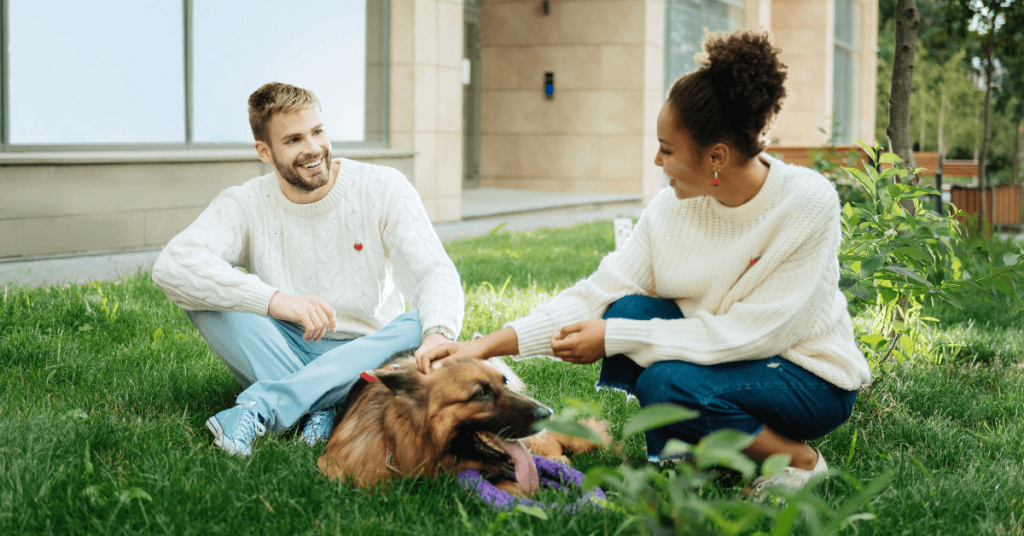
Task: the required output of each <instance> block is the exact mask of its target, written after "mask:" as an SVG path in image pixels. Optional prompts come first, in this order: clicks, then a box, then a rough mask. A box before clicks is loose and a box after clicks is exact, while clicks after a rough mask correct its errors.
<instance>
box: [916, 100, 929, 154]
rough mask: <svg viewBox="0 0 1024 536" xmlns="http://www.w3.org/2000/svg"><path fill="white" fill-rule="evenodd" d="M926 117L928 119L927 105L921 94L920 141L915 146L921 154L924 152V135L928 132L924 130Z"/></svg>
mask: <svg viewBox="0 0 1024 536" xmlns="http://www.w3.org/2000/svg"><path fill="white" fill-rule="evenodd" d="M927 117H928V103H927V102H926V101H925V99H924V93H922V94H921V140H920V141H919V142H918V144H917V147H918V149H917V150H918V151H921V152H924V135H925V134H926V131H927V130H928V129H927V128H925V125H927V121H926V119H927Z"/></svg>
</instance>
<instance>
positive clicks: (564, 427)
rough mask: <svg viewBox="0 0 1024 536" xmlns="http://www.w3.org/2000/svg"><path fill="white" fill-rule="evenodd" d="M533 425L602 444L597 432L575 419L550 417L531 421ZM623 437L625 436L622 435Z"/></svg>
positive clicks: (535, 427) (536, 427)
mask: <svg viewBox="0 0 1024 536" xmlns="http://www.w3.org/2000/svg"><path fill="white" fill-rule="evenodd" d="M533 427H534V429H542V428H547V429H548V430H550V431H552V432H558V433H560V434H565V435H567V436H572V437H579V438H582V439H586V440H587V441H590V442H592V443H596V444H598V445H601V446H604V441H603V440H602V439H601V436H599V435H597V432H594V431H593V430H591V429H590V428H587V427H586V426H583V425H582V424H580V423H578V422H576V421H570V420H568V419H551V420H549V421H538V422H535V423H533ZM623 437H626V436H625V435H623Z"/></svg>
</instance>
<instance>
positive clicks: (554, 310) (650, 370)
mask: <svg viewBox="0 0 1024 536" xmlns="http://www.w3.org/2000/svg"><path fill="white" fill-rule="evenodd" d="M704 50H705V52H706V57H705V58H701V59H702V60H703V62H702V63H703V65H702V67H700V68H699V69H697V70H696V71H694V72H692V73H690V74H688V75H686V76H684V77H682V78H680V79H679V80H677V81H676V82H675V83H674V84H673V86H672V89H671V90H670V91H669V95H668V100H667V102H666V103H665V105H664V107H663V108H662V109H661V113H660V114H659V115H658V126H657V128H658V142H659V144H660V147H659V151H658V155H657V157H656V158H655V163H656V164H657V165H659V166H661V167H662V169H664V171H665V174H666V175H667V176H668V177H669V179H670V180H669V186H670V187H669V188H666V189H665V190H663V191H662V192H661V193H659V194H658V195H657V196H656V197H655V198H654V199H653V200H652V201H651V203H650V205H649V206H648V207H647V209H646V210H645V211H644V213H643V215H642V216H641V218H640V220H639V222H638V223H637V226H636V228H635V230H634V232H633V235H632V238H631V239H630V240H629V242H627V244H626V245H625V246H624V247H623V249H622V250H620V251H617V252H614V253H611V254H609V255H608V256H607V257H605V258H604V260H603V261H602V262H601V265H600V267H599V268H598V269H597V271H596V272H595V273H594V274H593V275H592V276H590V277H589V278H587V279H586V280H583V281H581V282H579V283H577V284H576V285H575V286H573V287H572V288H569V289H567V290H565V291H563V292H562V293H561V294H559V295H558V296H556V297H555V298H554V299H553V300H551V301H550V302H548V303H546V304H543V305H541V306H539V307H537V308H536V309H535V310H534V311H533V312H532V313H531V314H530V315H528V316H526V317H523V318H520V319H518V320H516V321H513V322H511V323H509V324H508V325H507V326H506V327H505V328H503V329H501V330H499V331H496V332H494V333H492V334H490V335H488V336H486V337H483V338H481V339H477V340H473V341H465V342H459V343H451V344H446V345H443V346H440V347H438V348H436V349H434V350H433V351H431V352H428V353H425V354H423V355H421V356H420V366H421V368H423V369H424V370H425V371H426V370H427V369H428V368H429V367H430V366H431V363H432V362H433V361H435V360H439V359H445V358H448V359H455V358H462V357H473V358H481V359H482V358H487V357H491V356H497V355H517V354H518V355H520V356H534V355H554V356H557V357H559V358H561V359H562V360H563V361H567V362H570V363H577V364H587V363H593V362H595V361H597V360H600V359H604V361H603V363H602V367H601V375H600V379H599V381H598V387H613V388H618V389H622V390H624V391H627V392H629V393H631V394H635V395H636V397H637V398H638V399H639V400H640V403H641V405H643V406H647V405H649V404H655V403H665V402H670V403H675V404H679V405H682V406H686V407H689V408H692V409H695V410H697V411H699V412H700V414H701V415H700V417H698V418H696V419H693V420H689V421H684V422H681V423H677V424H675V425H671V426H667V427H664V428H660V429H658V430H654V431H652V432H649V433H647V452H648V455H649V456H652V457H656V456H657V455H658V454H659V453H660V452H661V451H662V449H663V447H664V446H665V442H666V441H667V440H668V439H670V438H678V439H681V440H683V441H686V442H688V443H696V442H697V441H699V440H700V438H701V437H703V436H704V435H706V434H708V433H710V432H713V431H715V430H719V429H723V428H732V429H736V430H740V431H742V432H746V433H748V434H751V435H752V436H754V440H753V442H752V443H751V444H750V446H748V447H747V448H746V450H744V453H745V454H747V455H748V456H749V457H751V458H753V459H756V460H764V459H766V458H767V457H769V456H771V455H773V454H787V455H789V456H790V460H791V461H790V467H788V468H787V469H786V470H785V471H783V472H781V473H779V474H777V475H774V476H771V477H761V478H759V479H758V480H755V482H754V487H755V489H757V490H760V489H763V488H764V487H767V486H776V485H785V486H789V487H792V488H799V487H801V486H803V485H804V484H805V483H806V482H807V480H808V479H810V478H811V477H812V476H814V475H817V474H820V473H823V472H825V471H826V470H827V466H826V463H825V460H824V459H823V457H822V456H821V453H820V451H818V450H817V449H814V448H811V447H810V446H808V445H807V444H806V443H805V442H804V441H807V440H810V439H815V438H818V437H821V436H823V435H825V434H827V433H828V432H830V431H832V430H833V429H835V428H836V427H838V426H839V425H840V424H842V423H843V422H844V421H845V420H846V419H847V418H849V416H850V413H851V411H852V408H853V403H854V400H855V399H856V395H857V391H856V390H857V389H858V388H860V387H861V386H863V385H866V384H867V383H868V382H869V381H870V371H869V368H868V365H867V362H866V360H865V359H864V356H863V355H862V354H861V353H860V351H859V349H858V346H857V344H856V342H855V341H854V336H853V326H852V323H851V321H850V316H849V313H848V312H847V309H846V299H845V298H844V296H843V294H842V292H841V291H840V290H839V285H838V283H839V263H838V259H837V250H838V248H839V241H840V208H839V200H838V197H837V195H836V192H835V188H834V187H833V186H832V184H831V183H830V182H829V181H828V180H826V179H825V178H824V177H822V176H821V175H820V174H818V173H816V172H814V171H812V170H810V169H807V168H803V167H798V166H792V165H788V164H785V163H783V162H781V161H778V160H775V159H773V158H771V157H769V156H767V155H766V154H764V153H762V150H763V149H764V147H765V141H764V134H765V133H766V131H767V129H768V127H769V126H770V124H771V122H772V121H773V120H774V118H775V117H776V115H777V114H778V113H779V111H780V110H781V107H782V100H783V98H784V97H785V89H784V86H783V84H784V82H785V78H786V67H785V66H784V65H783V64H782V63H780V61H779V59H778V52H779V51H778V50H777V49H775V48H773V47H772V45H771V43H770V42H769V39H768V36H767V35H765V34H755V33H749V32H740V33H734V34H728V35H724V36H708V37H707V38H706V39H705V41H704ZM652 296H657V297H652ZM552 333H553V334H552ZM606 356H610V357H606ZM437 365H438V364H437V363H434V365H433V366H435V367H436V366H437Z"/></svg>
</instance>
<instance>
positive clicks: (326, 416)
mask: <svg viewBox="0 0 1024 536" xmlns="http://www.w3.org/2000/svg"><path fill="white" fill-rule="evenodd" d="M332 429H334V409H325V410H323V411H317V412H314V413H311V414H310V415H309V419H306V425H305V426H303V427H302V436H300V437H299V440H300V441H302V442H304V443H306V444H307V445H309V446H311V447H315V446H316V444H317V443H320V442H321V441H327V438H328V437H330V436H331V430H332Z"/></svg>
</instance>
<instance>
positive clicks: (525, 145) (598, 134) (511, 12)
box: [481, 0, 665, 194]
mask: <svg viewBox="0 0 1024 536" xmlns="http://www.w3.org/2000/svg"><path fill="white" fill-rule="evenodd" d="M542 5H543V4H542V2H539V1H533V0H490V1H488V0H485V1H484V3H483V13H482V16H483V31H482V33H483V60H482V64H483V67H482V69H483V116H482V121H481V123H482V124H481V132H482V141H481V144H482V147H481V151H482V169H481V185H482V186H485V187H497V188H517V189H531V190H548V191H560V192H602V193H623V194H626V193H633V194H637V193H644V194H652V193H653V191H654V190H656V189H657V184H658V182H659V181H660V171H659V170H658V169H657V168H655V167H654V166H653V163H652V162H653V159H654V152H653V151H654V148H655V147H656V143H657V142H656V141H655V134H654V118H656V116H657V110H658V108H659V107H660V106H661V101H662V98H663V97H662V95H661V93H662V85H663V83H664V81H663V77H664V62H663V42H664V13H665V6H664V3H663V2H662V0H618V1H615V0H602V1H587V0H558V1H555V2H551V13H550V14H548V15H545V14H544V12H543V8H542ZM545 72H553V73H554V80H555V95H554V98H553V99H547V98H545V96H544V92H543V84H544V73H545Z"/></svg>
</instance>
